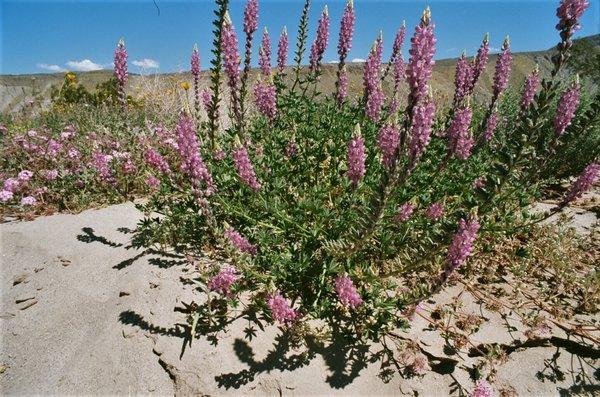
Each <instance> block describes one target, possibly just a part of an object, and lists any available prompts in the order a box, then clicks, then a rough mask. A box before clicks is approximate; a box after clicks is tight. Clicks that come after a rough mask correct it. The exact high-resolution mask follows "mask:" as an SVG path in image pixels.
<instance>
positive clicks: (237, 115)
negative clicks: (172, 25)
mask: <svg viewBox="0 0 600 397" xmlns="http://www.w3.org/2000/svg"><path fill="white" fill-rule="evenodd" d="M221 48H222V50H223V68H224V69H225V74H226V75H227V85H228V86H229V94H230V96H231V111H232V114H233V117H234V120H235V121H236V122H237V123H238V125H237V126H238V133H241V130H240V129H239V127H240V124H239V123H240V120H241V109H240V100H241V98H240V91H239V90H240V86H239V84H240V55H239V53H238V41H237V35H236V33H235V28H234V26H233V22H232V21H231V18H230V16H229V13H226V14H225V18H224V20H223V31H222V33H221Z"/></svg>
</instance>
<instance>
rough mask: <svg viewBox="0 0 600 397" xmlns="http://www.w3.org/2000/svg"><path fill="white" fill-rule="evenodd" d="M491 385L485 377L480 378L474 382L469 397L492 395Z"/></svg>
mask: <svg viewBox="0 0 600 397" xmlns="http://www.w3.org/2000/svg"><path fill="white" fill-rule="evenodd" d="M493 392H494V391H493V389H492V386H491V385H490V384H489V383H488V381H487V380H485V379H480V380H478V381H477V383H476V384H475V389H473V391H472V392H471V394H469V397H492V394H493Z"/></svg>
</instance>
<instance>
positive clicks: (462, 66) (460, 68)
mask: <svg viewBox="0 0 600 397" xmlns="http://www.w3.org/2000/svg"><path fill="white" fill-rule="evenodd" d="M472 83H473V68H472V67H471V64H470V63H469V61H468V60H467V54H466V52H463V53H462V54H461V56H460V58H458V61H456V74H455V76H454V104H455V105H456V104H459V103H461V102H462V100H463V99H464V98H465V97H466V96H467V95H468V94H469V93H470V90H471V84H472Z"/></svg>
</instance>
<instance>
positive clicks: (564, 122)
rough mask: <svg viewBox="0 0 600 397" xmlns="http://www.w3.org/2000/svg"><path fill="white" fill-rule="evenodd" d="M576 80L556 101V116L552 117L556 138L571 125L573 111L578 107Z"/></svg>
mask: <svg viewBox="0 0 600 397" xmlns="http://www.w3.org/2000/svg"><path fill="white" fill-rule="evenodd" d="M577 80H578V79H577ZM577 80H576V81H575V82H574V83H573V84H571V86H570V87H569V88H567V89H566V90H565V92H563V94H562V95H561V97H560V100H559V101H558V106H557V108H556V116H555V117H554V132H555V134H556V137H557V138H559V137H560V136H561V135H562V134H564V133H565V130H566V129H567V127H568V126H569V125H571V121H572V120H573V117H574V116H575V111H576V110H577V107H578V106H579V95H580V94H579V82H578V81H577Z"/></svg>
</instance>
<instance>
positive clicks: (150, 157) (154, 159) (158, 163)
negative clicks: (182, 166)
mask: <svg viewBox="0 0 600 397" xmlns="http://www.w3.org/2000/svg"><path fill="white" fill-rule="evenodd" d="M145 158H146V162H147V163H148V165H150V166H151V167H154V168H156V169H157V170H158V171H160V172H162V173H163V174H170V173H171V168H170V167H169V163H167V161H166V160H165V159H164V157H163V156H162V155H161V154H160V153H158V152H157V151H156V150H154V149H153V148H149V149H148V150H146V153H145Z"/></svg>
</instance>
